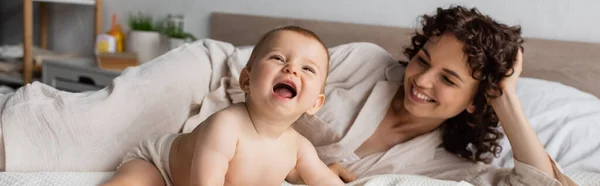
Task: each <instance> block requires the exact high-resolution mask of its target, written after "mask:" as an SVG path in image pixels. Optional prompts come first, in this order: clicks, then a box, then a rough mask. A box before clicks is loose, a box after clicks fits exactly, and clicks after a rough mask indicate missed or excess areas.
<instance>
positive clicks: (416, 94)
mask: <svg viewBox="0 0 600 186" xmlns="http://www.w3.org/2000/svg"><path fill="white" fill-rule="evenodd" d="M411 92H412V94H413V95H414V96H416V97H417V98H419V99H421V100H423V101H427V102H432V101H433V99H431V98H430V97H427V96H426V95H423V94H419V93H418V92H417V90H415V89H414V88H413V89H412V91H411Z"/></svg>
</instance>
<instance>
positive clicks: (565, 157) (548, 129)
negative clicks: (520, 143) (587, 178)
mask: <svg viewBox="0 0 600 186" xmlns="http://www.w3.org/2000/svg"><path fill="white" fill-rule="evenodd" d="M590 83H593V82H590ZM516 88H517V89H516V90H517V95H518V96H519V100H520V101H521V104H522V107H523V110H524V112H525V115H526V116H527V118H528V119H529V122H530V123H531V125H532V127H533V128H534V130H535V131H536V133H537V135H538V137H539V139H540V141H541V142H542V143H543V145H544V148H545V149H546V152H548V154H549V155H550V156H551V157H553V158H554V160H555V161H556V162H558V163H559V164H560V165H561V167H562V168H563V170H564V171H565V172H567V173H568V172H573V171H589V172H597V173H600V140H599V139H598V137H597V136H598V134H599V133H600V99H598V98H597V97H595V96H593V95H591V94H588V93H585V92H582V91H580V90H577V89H575V88H572V87H570V86H565V85H563V84H560V83H557V82H551V81H546V80H540V79H532V78H520V79H519V80H518V82H517V87H516ZM501 145H502V147H503V151H502V154H501V155H500V158H498V159H495V160H494V161H493V164H494V165H498V166H501V167H512V166H513V162H512V158H513V157H512V149H511V148H510V144H509V143H508V140H507V139H506V138H504V139H503V140H502V141H501Z"/></svg>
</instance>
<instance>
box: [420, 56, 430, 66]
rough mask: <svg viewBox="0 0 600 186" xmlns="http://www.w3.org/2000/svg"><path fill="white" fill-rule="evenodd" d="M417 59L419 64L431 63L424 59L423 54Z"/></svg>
mask: <svg viewBox="0 0 600 186" xmlns="http://www.w3.org/2000/svg"><path fill="white" fill-rule="evenodd" d="M417 61H419V64H421V65H423V66H428V65H429V64H427V61H425V59H423V58H422V57H421V56H417Z"/></svg>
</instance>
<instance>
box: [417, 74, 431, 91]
mask: <svg viewBox="0 0 600 186" xmlns="http://www.w3.org/2000/svg"><path fill="white" fill-rule="evenodd" d="M433 79H434V74H433V73H431V72H430V71H423V72H421V73H420V74H418V75H417V77H416V78H415V84H416V85H417V86H418V87H419V88H424V89H425V88H432V87H433Z"/></svg>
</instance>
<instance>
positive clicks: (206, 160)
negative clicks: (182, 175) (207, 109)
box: [190, 113, 239, 185]
mask: <svg viewBox="0 0 600 186" xmlns="http://www.w3.org/2000/svg"><path fill="white" fill-rule="evenodd" d="M228 115H231V114H228V113H217V114H214V115H213V116H211V117H210V118H208V119H207V120H206V122H205V123H203V124H202V125H205V126H203V127H204V128H203V129H201V130H198V131H194V132H196V133H197V134H195V135H194V136H195V139H194V140H196V147H195V149H194V156H193V160H192V168H191V171H190V179H191V180H190V183H191V184H192V185H223V184H224V182H225V175H226V173H227V169H228V167H229V161H230V160H231V159H232V158H233V156H234V154H235V149H236V145H237V141H238V138H237V136H238V135H237V131H239V130H237V129H239V128H237V127H235V126H236V121H235V119H234V118H235V117H231V116H229V117H227V116H228Z"/></svg>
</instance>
